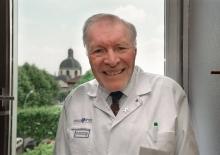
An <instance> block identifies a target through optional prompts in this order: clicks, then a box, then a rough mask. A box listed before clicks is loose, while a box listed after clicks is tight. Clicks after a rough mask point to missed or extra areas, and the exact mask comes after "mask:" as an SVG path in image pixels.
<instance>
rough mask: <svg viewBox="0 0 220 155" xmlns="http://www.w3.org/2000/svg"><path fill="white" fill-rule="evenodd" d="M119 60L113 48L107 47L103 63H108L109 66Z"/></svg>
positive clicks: (114, 64) (112, 65)
mask: <svg viewBox="0 0 220 155" xmlns="http://www.w3.org/2000/svg"><path fill="white" fill-rule="evenodd" d="M119 61H120V58H119V56H118V53H117V52H115V51H114V50H113V49H109V50H108V52H107V55H106V57H105V60H104V62H105V64H108V65H110V66H111V67H114V66H116V65H117V64H118V63H119Z"/></svg>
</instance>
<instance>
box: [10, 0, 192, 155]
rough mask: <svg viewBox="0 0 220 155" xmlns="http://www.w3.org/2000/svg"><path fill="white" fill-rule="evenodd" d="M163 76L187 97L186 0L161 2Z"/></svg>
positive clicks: (14, 45)
mask: <svg viewBox="0 0 220 155" xmlns="http://www.w3.org/2000/svg"><path fill="white" fill-rule="evenodd" d="M11 1H12V3H11V4H12V5H13V6H12V20H13V26H12V29H13V30H12V32H13V37H12V38H13V39H12V51H13V94H14V97H15V100H14V103H13V105H14V106H13V109H12V114H13V115H12V116H13V117H12V144H11V145H12V146H11V148H12V149H11V154H12V155H16V129H17V117H16V115H15V114H16V113H17V78H18V76H17V64H18V63H17V59H18V55H17V51H18V45H17V42H18V39H17V38H18V36H17V35H18V33H17V32H18V30H17V27H18V22H17V20H18V18H17V15H18V0H11ZM164 4H165V5H164V7H165V47H164V48H165V58H166V61H165V65H164V67H165V75H166V76H169V77H171V78H173V79H174V80H176V81H177V82H178V83H179V84H180V85H181V86H183V88H184V89H185V91H186V93H188V27H189V26H188V25H189V23H188V18H189V0H165V3H164Z"/></svg>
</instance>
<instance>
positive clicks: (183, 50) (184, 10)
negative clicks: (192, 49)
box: [164, 0, 189, 94]
mask: <svg viewBox="0 0 220 155" xmlns="http://www.w3.org/2000/svg"><path fill="white" fill-rule="evenodd" d="M188 21H189V0H165V65H164V66H165V75H166V76H169V77H171V78H172V79H174V80H176V81H177V82H178V83H179V84H180V85H181V86H182V87H183V88H184V90H185V91H186V93H187V94H188V29H189V23H188Z"/></svg>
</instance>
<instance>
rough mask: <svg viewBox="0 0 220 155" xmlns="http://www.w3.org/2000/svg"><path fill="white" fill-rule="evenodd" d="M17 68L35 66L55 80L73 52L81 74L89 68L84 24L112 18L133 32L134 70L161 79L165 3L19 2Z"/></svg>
mask: <svg viewBox="0 0 220 155" xmlns="http://www.w3.org/2000/svg"><path fill="white" fill-rule="evenodd" d="M18 8H19V9H18V63H19V65H22V64H23V63H25V62H28V63H30V64H35V65H36V66H38V68H40V69H45V70H46V71H48V72H49V73H51V74H53V75H57V73H58V70H59V65H60V63H61V62H62V61H63V60H64V59H66V58H67V51H68V49H69V48H72V49H73V51H74V58H75V59H77V60H78V61H79V63H80V64H81V66H82V72H83V73H85V72H86V71H87V70H89V69H90V66H89V62H88V59H87V56H86V50H85V48H84V46H83V43H82V27H83V24H84V22H85V20H86V19H87V18H88V17H90V16H92V15H93V14H96V13H112V14H115V15H118V16H120V17H121V18H123V19H125V20H127V21H129V22H131V23H133V24H134V25H135V27H136V29H137V56H136V65H138V66H140V67H141V68H142V69H143V70H144V71H147V72H152V73H157V74H164V0H155V1H152V0H120V1H119V0H80V1H75V0H19V1H18Z"/></svg>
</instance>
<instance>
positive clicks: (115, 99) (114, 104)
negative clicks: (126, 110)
mask: <svg viewBox="0 0 220 155" xmlns="http://www.w3.org/2000/svg"><path fill="white" fill-rule="evenodd" d="M122 95H123V93H122V92H120V91H116V92H112V93H110V96H111V97H112V104H111V109H112V111H113V113H114V114H115V116H116V115H117V113H118V111H119V100H120V98H121V97H122Z"/></svg>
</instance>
